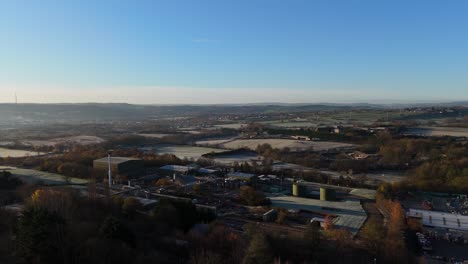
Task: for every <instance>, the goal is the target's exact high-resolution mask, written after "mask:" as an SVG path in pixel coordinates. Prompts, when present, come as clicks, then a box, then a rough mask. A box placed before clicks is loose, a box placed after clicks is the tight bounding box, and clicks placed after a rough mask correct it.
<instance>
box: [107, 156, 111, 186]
mask: <svg viewBox="0 0 468 264" xmlns="http://www.w3.org/2000/svg"><path fill="white" fill-rule="evenodd" d="M107 164H108V167H109V171H108V173H107V176H108V178H109V189H110V188H111V187H112V150H109V151H107Z"/></svg>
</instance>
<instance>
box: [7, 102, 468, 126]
mask: <svg viewBox="0 0 468 264" xmlns="http://www.w3.org/2000/svg"><path fill="white" fill-rule="evenodd" d="M433 105H434V106H441V105H444V104H433ZM445 105H447V106H454V105H468V103H467V102H459V103H447V104H445ZM397 106H399V107H408V105H393V106H392V107H397ZM412 106H415V105H412ZM425 106H427V105H426V104H425ZM388 107H389V105H378V104H367V103H360V104H327V103H321V104H281V103H271V104H268V103H263V104H245V105H239V104H237V105H234V104H233V105H132V104H100V103H86V104H0V123H11V122H15V123H29V122H34V123H37V122H40V123H51V122H54V123H57V122H59V123H76V122H87V121H88V122H90V121H100V122H102V121H119V120H146V119H153V118H165V117H176V116H196V115H209V114H213V113H217V114H261V113H288V112H289V113H293V112H312V111H333V110H350V109H381V108H388Z"/></svg>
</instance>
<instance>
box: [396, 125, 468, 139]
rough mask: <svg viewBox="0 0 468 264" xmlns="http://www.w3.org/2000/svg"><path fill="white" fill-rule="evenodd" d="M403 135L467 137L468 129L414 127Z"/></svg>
mask: <svg viewBox="0 0 468 264" xmlns="http://www.w3.org/2000/svg"><path fill="white" fill-rule="evenodd" d="M403 134H406V135H422V136H434V137H442V136H451V137H468V128H463V127H414V128H409V129H408V130H406V131H405V132H404V133H403Z"/></svg>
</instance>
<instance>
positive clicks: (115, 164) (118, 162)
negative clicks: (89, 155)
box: [93, 157, 145, 176]
mask: <svg viewBox="0 0 468 264" xmlns="http://www.w3.org/2000/svg"><path fill="white" fill-rule="evenodd" d="M110 164H111V170H112V173H113V174H123V175H126V176H139V175H142V174H143V173H144V172H145V164H144V161H143V160H141V159H136V158H126V157H112V158H111V159H110ZM108 166H109V159H108V158H107V157H106V158H102V159H97V160H95V161H94V162H93V168H95V169H99V170H105V171H107V170H108Z"/></svg>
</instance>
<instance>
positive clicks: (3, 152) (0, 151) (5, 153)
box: [0, 148, 44, 158]
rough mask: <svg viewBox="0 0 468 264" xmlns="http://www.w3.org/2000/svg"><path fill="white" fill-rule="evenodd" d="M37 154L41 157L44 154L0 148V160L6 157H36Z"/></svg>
mask: <svg viewBox="0 0 468 264" xmlns="http://www.w3.org/2000/svg"><path fill="white" fill-rule="evenodd" d="M38 154H39V155H42V154H44V153H38V152H33V151H27V150H19V149H6V148H0V157H1V158H6V157H11V158H20V157H29V156H37V155H38Z"/></svg>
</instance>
